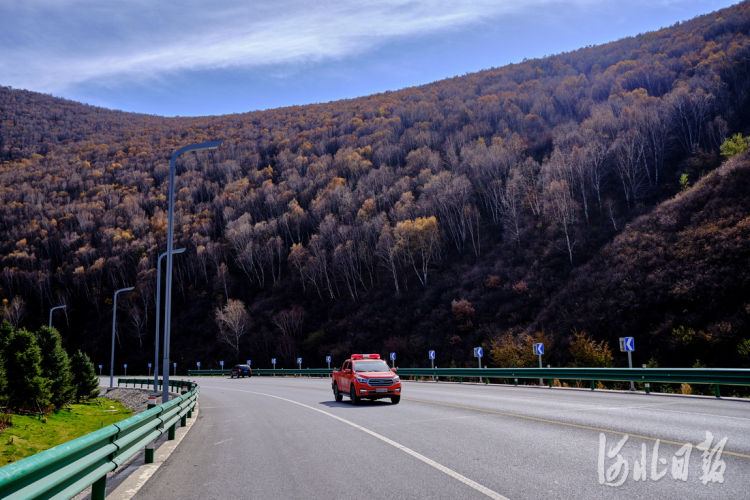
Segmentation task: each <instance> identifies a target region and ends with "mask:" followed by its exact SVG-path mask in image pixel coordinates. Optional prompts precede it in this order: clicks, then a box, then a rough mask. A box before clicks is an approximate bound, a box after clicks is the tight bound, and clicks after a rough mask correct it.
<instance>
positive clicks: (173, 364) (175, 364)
mask: <svg viewBox="0 0 750 500" xmlns="http://www.w3.org/2000/svg"><path fill="white" fill-rule="evenodd" d="M200 365H201V364H200V363H198V366H200ZM172 366H174V367H175V368H177V363H172Z"/></svg>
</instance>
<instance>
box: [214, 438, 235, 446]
mask: <svg viewBox="0 0 750 500" xmlns="http://www.w3.org/2000/svg"><path fill="white" fill-rule="evenodd" d="M232 439H234V438H229V439H225V440H224V441H219V442H218V443H214V446H216V445H218V444H222V443H226V442H227V441H231V440H232Z"/></svg>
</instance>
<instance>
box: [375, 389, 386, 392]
mask: <svg viewBox="0 0 750 500" xmlns="http://www.w3.org/2000/svg"><path fill="white" fill-rule="evenodd" d="M375 392H388V389H375Z"/></svg>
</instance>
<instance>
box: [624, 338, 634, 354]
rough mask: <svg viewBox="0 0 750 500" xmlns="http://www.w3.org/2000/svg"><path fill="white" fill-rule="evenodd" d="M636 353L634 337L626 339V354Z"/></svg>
mask: <svg viewBox="0 0 750 500" xmlns="http://www.w3.org/2000/svg"><path fill="white" fill-rule="evenodd" d="M633 351H635V340H634V339H633V337H625V352H633Z"/></svg>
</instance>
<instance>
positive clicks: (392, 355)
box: [391, 352, 396, 361]
mask: <svg viewBox="0 0 750 500" xmlns="http://www.w3.org/2000/svg"><path fill="white" fill-rule="evenodd" d="M391 361H396V353H395V352H392V353H391Z"/></svg>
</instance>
